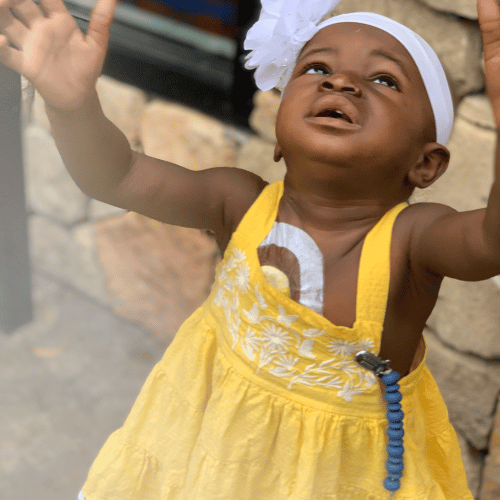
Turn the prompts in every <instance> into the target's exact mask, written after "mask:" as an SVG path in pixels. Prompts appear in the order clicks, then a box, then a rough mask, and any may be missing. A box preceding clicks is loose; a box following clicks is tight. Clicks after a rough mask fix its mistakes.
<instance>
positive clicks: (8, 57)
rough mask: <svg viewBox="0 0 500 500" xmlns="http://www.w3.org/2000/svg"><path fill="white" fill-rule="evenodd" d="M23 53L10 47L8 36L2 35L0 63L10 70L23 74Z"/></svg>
mask: <svg viewBox="0 0 500 500" xmlns="http://www.w3.org/2000/svg"><path fill="white" fill-rule="evenodd" d="M21 54H22V53H21V52H20V51H19V50H16V49H13V48H12V47H9V40H8V39H7V37H6V36H4V35H1V34H0V63H2V64H4V65H5V66H7V67H8V68H10V69H13V70H14V71H17V72H18V73H21V71H22V55H21Z"/></svg>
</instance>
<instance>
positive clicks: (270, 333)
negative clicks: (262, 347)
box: [262, 324, 292, 354]
mask: <svg viewBox="0 0 500 500" xmlns="http://www.w3.org/2000/svg"><path fill="white" fill-rule="evenodd" d="M262 335H263V337H264V338H263V339H262V342H263V343H264V344H266V345H267V346H268V347H269V348H270V349H271V350H272V351H275V352H276V351H277V352H280V353H283V354H284V353H285V351H286V350H287V347H288V344H290V342H291V340H292V339H291V337H289V336H288V335H287V332H286V331H283V330H282V329H281V328H280V327H279V326H276V325H274V324H271V325H266V326H264V332H263V334H262Z"/></svg>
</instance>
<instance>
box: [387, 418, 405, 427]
mask: <svg viewBox="0 0 500 500" xmlns="http://www.w3.org/2000/svg"><path fill="white" fill-rule="evenodd" d="M389 427H390V428H391V429H402V428H403V422H401V421H397V420H396V421H394V422H389Z"/></svg>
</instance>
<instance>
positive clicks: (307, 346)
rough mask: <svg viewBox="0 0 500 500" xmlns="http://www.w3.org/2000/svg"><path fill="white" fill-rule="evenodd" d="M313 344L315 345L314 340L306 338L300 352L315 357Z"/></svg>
mask: <svg viewBox="0 0 500 500" xmlns="http://www.w3.org/2000/svg"><path fill="white" fill-rule="evenodd" d="M313 346H314V340H312V339H306V340H304V341H303V342H302V343H301V344H300V347H299V353H300V354H301V356H305V357H306V358H311V359H314V358H315V357H316V356H315V355H314V354H313V353H312V352H311V351H312V348H313Z"/></svg>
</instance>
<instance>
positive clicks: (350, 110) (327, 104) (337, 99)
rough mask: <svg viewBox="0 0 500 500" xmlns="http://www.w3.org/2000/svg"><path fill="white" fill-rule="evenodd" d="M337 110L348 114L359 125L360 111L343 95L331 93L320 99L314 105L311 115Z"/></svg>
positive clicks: (316, 115) (352, 121)
mask: <svg viewBox="0 0 500 500" xmlns="http://www.w3.org/2000/svg"><path fill="white" fill-rule="evenodd" d="M335 110H338V111H340V112H341V113H343V114H344V115H345V116H347V117H348V118H349V120H350V121H351V123H353V124H354V125H359V112H358V110H357V109H356V106H354V104H352V103H351V101H349V99H347V98H346V97H343V96H336V95H330V96H328V97H323V98H321V99H319V100H318V101H317V102H316V104H315V105H314V107H313V110H312V113H311V116H314V117H318V116H320V115H321V116H326V113H328V112H329V111H332V112H333V111H335Z"/></svg>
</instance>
